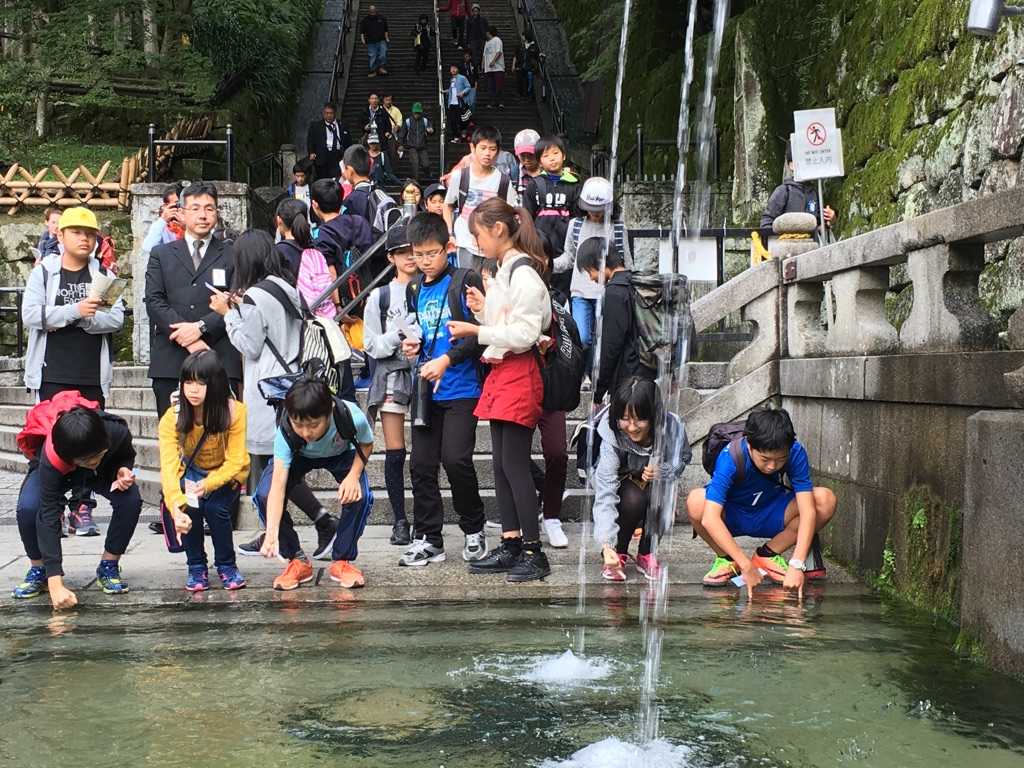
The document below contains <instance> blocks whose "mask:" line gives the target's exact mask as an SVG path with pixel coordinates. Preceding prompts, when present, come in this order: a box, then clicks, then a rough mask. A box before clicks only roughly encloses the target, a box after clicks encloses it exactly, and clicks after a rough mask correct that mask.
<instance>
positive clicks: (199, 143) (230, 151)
mask: <svg viewBox="0 0 1024 768" xmlns="http://www.w3.org/2000/svg"><path fill="white" fill-rule="evenodd" d="M157 147H224V158H225V160H224V162H225V165H226V166H227V168H226V174H227V176H226V180H227V181H234V180H235V133H234V131H233V130H232V128H231V123H228V124H227V126H226V127H225V135H224V138H223V139H158V138H157V137H156V123H150V124H149V153H148V160H149V169H148V173H147V175H146V179H147V180H148V181H150V182H154V181H156V180H157V178H156V150H157Z"/></svg>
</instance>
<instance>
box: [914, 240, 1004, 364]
mask: <svg viewBox="0 0 1024 768" xmlns="http://www.w3.org/2000/svg"><path fill="white" fill-rule="evenodd" d="M984 267H985V246H984V245H983V244H981V243H961V244H954V245H936V246H932V247H931V248H923V249H921V250H916V251H911V252H910V253H908V254H907V270H908V271H909V273H910V278H911V280H913V283H914V304H913V307H912V308H911V310H910V316H909V317H907V320H906V322H904V323H903V327H902V328H901V329H900V344H901V347H902V349H903V350H904V351H905V352H919V351H928V352H961V351H971V350H983V349H992V347H993V345H994V344H995V340H996V326H995V323H994V322H993V320H992V318H991V316H990V315H989V314H988V312H986V311H985V308H984V307H982V306H981V303H980V301H979V300H978V277H979V276H980V275H981V270H982V269H983V268H984Z"/></svg>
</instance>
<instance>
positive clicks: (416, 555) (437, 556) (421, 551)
mask: <svg viewBox="0 0 1024 768" xmlns="http://www.w3.org/2000/svg"><path fill="white" fill-rule="evenodd" d="M446 559H447V555H445V553H444V547H435V546H434V545H433V544H431V543H430V542H429V541H427V540H426V539H416V540H415V541H413V543H412V546H410V547H409V549H407V550H406V551H405V553H404V554H403V555H402V556H401V557H400V558H398V564H399V565H406V566H409V567H410V568H422V567H423V566H425V565H427V564H429V563H443V562H444V561H445V560H446Z"/></svg>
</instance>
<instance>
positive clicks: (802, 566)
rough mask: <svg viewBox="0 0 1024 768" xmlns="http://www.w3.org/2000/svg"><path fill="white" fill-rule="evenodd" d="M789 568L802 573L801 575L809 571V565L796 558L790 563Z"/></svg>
mask: <svg viewBox="0 0 1024 768" xmlns="http://www.w3.org/2000/svg"><path fill="white" fill-rule="evenodd" d="M789 567H790V568H792V569H793V570H795V571H800V572H801V573H803V572H805V571H806V570H807V564H806V563H805V562H804V561H803V560H799V559H797V558H795V557H794V558H792V559H791V560H790V561H789Z"/></svg>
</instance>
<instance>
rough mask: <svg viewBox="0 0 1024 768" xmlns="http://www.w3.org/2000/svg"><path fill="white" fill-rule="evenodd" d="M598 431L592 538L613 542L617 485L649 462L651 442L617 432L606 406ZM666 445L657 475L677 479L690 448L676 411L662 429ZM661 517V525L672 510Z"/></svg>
mask: <svg viewBox="0 0 1024 768" xmlns="http://www.w3.org/2000/svg"><path fill="white" fill-rule="evenodd" d="M599 418H600V420H599V422H598V425H597V434H598V435H600V436H601V453H600V455H599V457H598V461H597V470H596V472H595V473H594V511H593V515H594V539H595V540H596V541H597V543H598V544H611V545H612V546H613V547H614V546H615V539H616V537H617V536H618V534H619V485H620V484H621V482H622V480H623V479H624V478H625V476H626V475H627V474H630V473H639V472H641V471H642V470H643V468H644V467H646V466H647V465H648V464H650V463H651V448H652V446H649V445H647V446H644V445H639V444H637V443H634V442H633V441H632V440H630V439H629V438H628V437H627V436H626V434H625V433H624V432H619V434H618V435H616V434H615V433H614V432H613V431H612V427H611V424H610V423H609V421H608V410H607V409H605V410H604V412H603V413H602V414H601V415H600V417H599ZM665 441H666V446H669V447H670V453H669V460H668V461H665V462H663V463H662V466H661V467H660V472H659V477H661V478H670V479H672V480H673V481H678V480H679V478H680V477H682V475H683V470H684V469H686V465H687V464H689V463H690V459H691V458H692V456H693V452H692V451H691V450H690V440H689V438H688V437H687V436H686V428H685V427H684V426H683V422H682V421H681V420H680V419H679V417H678V416H676V415H675V414H672V413H670V414H668V424H667V427H666V430H665ZM667 517H668V519H667V520H663V521H662V529H663V530H666V529H667V528H668V527H670V526H671V524H672V517H673V513H671V512H670V513H669V514H668V516H667Z"/></svg>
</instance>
